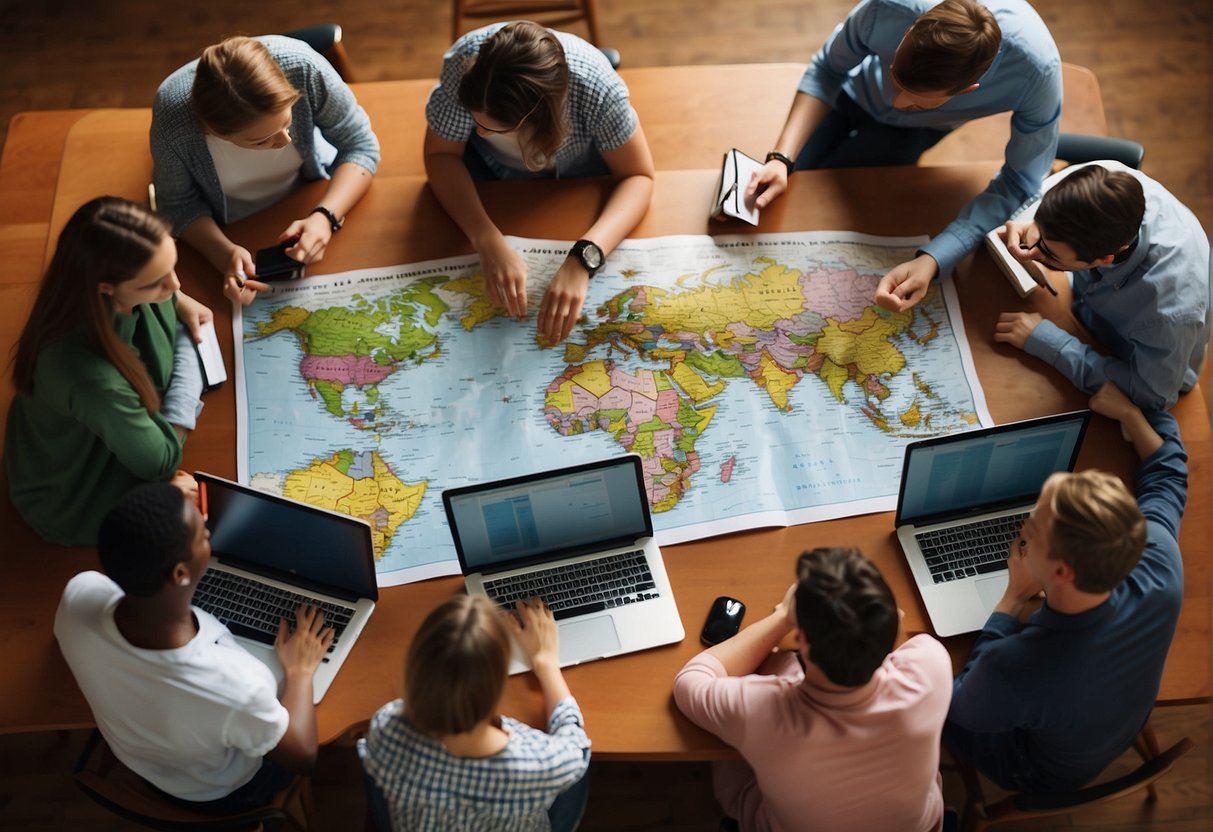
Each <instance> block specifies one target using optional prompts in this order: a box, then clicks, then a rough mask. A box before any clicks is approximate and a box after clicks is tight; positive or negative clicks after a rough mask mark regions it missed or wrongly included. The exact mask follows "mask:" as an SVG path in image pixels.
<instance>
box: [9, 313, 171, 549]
mask: <svg viewBox="0 0 1213 832" xmlns="http://www.w3.org/2000/svg"><path fill="white" fill-rule="evenodd" d="M174 304H175V299H173V298H170V299H169V300H166V301H163V302H161V303H157V304H142V305H140V306H136V307H135V309H134V311H133V312H132V313H131V314H130V315H115V316H114V329H115V331H116V332H117V333H118V335H119V337H120V338H122V339H123V340H124V341H126V342H127V343H128V344H130V345H131V346H132V347H134V348H135V351H136V352H137V353H138V354H139V357H140V358H141V359H142V361H143V364H144V366H145V367H147V371H148V373H149V374H150V375H151V378H152V383H153V384H154V385H155V386H156V389H157V390H159V391H160V392H161V393H163V392H164V391H165V390H166V389H167V388H168V383H169V379H170V378H171V376H172V371H173V348H174V343H175V339H176V332H177V316H176V312H175V309H174ZM4 463H5V468H6V469H7V471H8V480H9V490H10V492H11V494H12V500H13V505H15V506H16V507H17V511H19V512H20V513H21V516H22V517H24V518H25V521H26V522H27V523H29V524H30V526H32V527H33V528H34V530H35V531H37V532H38V534H40V535H41V536H42V537H43V538H45V539H46V540H48V541H50V542H52V543H62V544H66V545H93V544H95V543H96V542H97V529H98V527H99V526H100V525H101V520H102V518H104V517H105V515H106V513H108V512H109V510H110V509H111V508H112V507H113V506H114V504H115V503H117V502H118V499H119V498H120V497H121V496H122V495H123V494H125V493H126V492H127V491H128V490H130V489H131V488H133V487H134V486H136V485H138V484H140V483H144V482H155V481H166V480H168V479H169V478H170V477H172V475H173V472H174V471H176V470H177V467H178V466H179V465H180V464H181V442H180V441H179V440H178V439H177V434H176V432H175V431H174V430H173V426H172V425H170V424H169V423H168V421H166V420H165V419H164V417H162V416H161V415H160V414H159V413H148V412H147V410H146V409H145V408H144V407H143V405H142V404H141V403H140V402H139V396H138V394H137V393H136V392H135V389H134V388H133V387H131V385H130V383H129V382H128V381H127V380H126V379H125V378H123V376H122V374H121V373H119V372H118V368H117V367H115V366H114V365H113V364H111V363H110V362H109V360H107V359H106V358H105V357H104V356H101V355H98V354H97V352H96V351H95V350H94V348H93V347H91V346H90V345H89V344H88V341H87V339H86V338H85V337H84V335H83V334H78V335H71V336H68V337H66V338H64V339H63V340H61V341H56V342H55V343H53V344H51V345H49V346H48V347H46V348H45V349H43V351H42V353H41V354H40V355H39V356H38V363H37V365H36V366H35V368H34V390H33V394H32V395H26V394H25V393H18V394H17V396H16V398H14V399H13V404H12V408H11V409H10V410H9V414H8V431H7V436H6V437H5V446H4Z"/></svg>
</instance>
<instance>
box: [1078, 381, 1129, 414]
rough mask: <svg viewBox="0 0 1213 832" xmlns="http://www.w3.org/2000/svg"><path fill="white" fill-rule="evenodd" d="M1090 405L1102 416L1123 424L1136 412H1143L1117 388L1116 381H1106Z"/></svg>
mask: <svg viewBox="0 0 1213 832" xmlns="http://www.w3.org/2000/svg"><path fill="white" fill-rule="evenodd" d="M1089 404H1090V406H1091V409H1092V410H1094V411H1095V412H1096V413H1098V414H1100V415H1101V416H1107V417H1108V418H1109V419H1115V420H1116V421H1118V422H1122V423H1123V422H1124V421H1125V420H1126V419H1128V418H1129V417H1130V416H1133V415H1134V411H1136V412H1137V413H1140V412H1141V409H1140V408H1138V406H1137V405H1135V404H1133V402H1132V401H1130V400H1129V397H1128V396H1126V395H1125V394H1124V393H1123V392H1122V391H1121V389H1120V388H1119V387H1117V386H1116V382H1114V381H1105V382H1104V383H1103V386H1102V387H1100V388H1099V389H1098V390H1096V391H1095V395H1094V396H1092V397H1091V401H1090V402H1089Z"/></svg>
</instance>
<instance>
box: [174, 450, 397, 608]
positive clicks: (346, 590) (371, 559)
mask: <svg viewBox="0 0 1213 832" xmlns="http://www.w3.org/2000/svg"><path fill="white" fill-rule="evenodd" d="M194 479H196V480H198V483H199V485H202V484H204V483H206V484H211V483H213V484H215V485H216V486H218V487H220V488H227V489H230V490H233V491H239V492H240V493H242V494H245V495H248V496H250V497H253V498H254V499H256V500H260V501H263V502H266V503H274V504H277V505H280V506H286V507H288V508H290V509H291V510H293V511H298V512H300V513H303V514H310V515H319V516H323V518H324V520H325V521H326V522H335V523H340V524H344V525H349V526H352V527H353V526H356V527H357V529H358V532H359V536H360V537H362V536H364V537H365V540H364V545H363V546H362V552H361V554H359V553H357V552H346V553H344V554H343V557H346V558H348V559H349V561H350V565H351V567H353V568H351V570H350V576H351V580H350V581H349V582H348V583H345V584H335V583H332V582H329V581H319V580H316V579H315V578H313V577H311V576H309V575H307V574H301V573H299V572H288V571H285V570H280V569H276V568H274V567H271V566H268V565H266V564H264V563H260V562H257V561H255V560H250V559H248V558H242V557H239V556H235V555H232V554H230V553H228V552H221V551H212V553H211V554H212V555H213V556H214V557H216V558H218V559H219V561H220V562H221V563H223V564H225V565H228V566H233V567H238V568H240V569H244V570H247V571H249V572H253V573H255V574H258V575H261V576H263V577H266V578H272V579H274V580H277V581H282V582H283V583H288V584H294V585H295V586H298V587H301V588H303V589H307V590H310V591H312V592H316V593H321V594H324V595H332V596H335V597H338V598H342V599H345V600H350V601H357V600H358V599H360V598H369V599H370V600H372V601H378V600H379V586H378V578H377V576H376V573H375V550H374V545H373V542H372V538H371V526H370V524H369V523H367V522H366V521H365V520H362V519H361V518H358V517H351V516H350V515H348V514H342V513H340V512H336V511H329V510H328V509H323V508H320V507H318V506H313V505H308V504H307V503H303V502H300V501H298V500H291V499H289V498H287V497H279V496H278V495H276V494H269V493H267V492H264V491H259V490H257V489H256V488H251V487H249V486H247V485H241V484H240V483H238V482H233V481H232V480H228V479H224V478H223V477H217V476H215V475H214V474H207V473H205V472H203V471H195V472H194ZM211 523H212V520H211V519H210V518H208V519H207V527H208V528H210V527H211Z"/></svg>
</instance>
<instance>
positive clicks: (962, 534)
mask: <svg viewBox="0 0 1213 832" xmlns="http://www.w3.org/2000/svg"><path fill="white" fill-rule="evenodd" d="M1027 516H1028V512H1026V511H1025V512H1023V513H1022V514H1010V515H1007V516H1006V517H991V518H988V519H986V520H978V521H977V522H974V523H969V524H967V525H963V526H952V527H951V528H947V529H937V530H935V531H930V532H922V533H920V534H916V535H914V539H915V540H917V541H918V546H919V548H921V549H922V555H923V557H924V558H926V561H927V569H929V570H930V572H931V578H932V579H933V580H934V581H935V583H937V584H942V583H945V582H947V581H955V580H958V579H960V578H969V577H972V576H974V575H981V574H985V573H988V572H1001V571H1003V570H1005V569H1006V568H1007V546H1008V545H1009V544H1010V542H1011V541H1012V540H1013V539H1015V537H1017V536H1018V535H1019V530H1020V529H1021V528H1022V527H1023V521H1024V520H1025V519H1026V518H1027Z"/></svg>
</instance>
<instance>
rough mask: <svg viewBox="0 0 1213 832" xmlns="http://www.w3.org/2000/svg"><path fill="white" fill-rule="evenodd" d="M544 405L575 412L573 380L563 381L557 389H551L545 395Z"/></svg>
mask: <svg viewBox="0 0 1213 832" xmlns="http://www.w3.org/2000/svg"><path fill="white" fill-rule="evenodd" d="M543 406H544V407H554V408H556V409H557V410H559V411H560V412H561V413H572V412H573V382H571V381H567V380H566V381H562V382H560V386H559V387H557V388H556V389H555V390H549V391H548V392H547V394H546V395H545V396H544V397H543Z"/></svg>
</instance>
